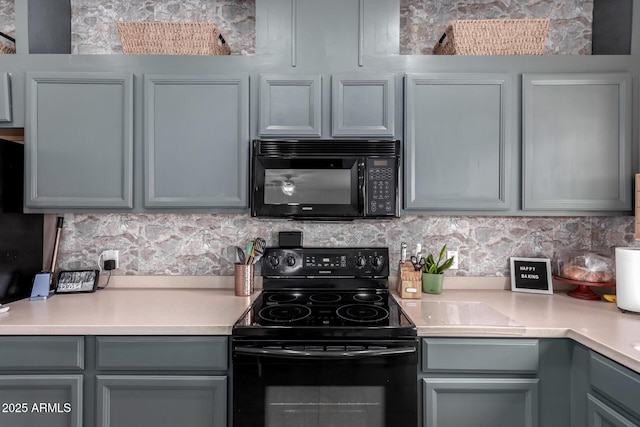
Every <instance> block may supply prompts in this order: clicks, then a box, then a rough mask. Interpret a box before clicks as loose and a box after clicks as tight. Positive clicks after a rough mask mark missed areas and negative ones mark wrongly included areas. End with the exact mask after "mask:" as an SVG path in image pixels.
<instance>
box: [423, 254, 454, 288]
mask: <svg viewBox="0 0 640 427" xmlns="http://www.w3.org/2000/svg"><path fill="white" fill-rule="evenodd" d="M446 256H447V245H444V246H442V249H440V253H439V254H438V260H437V261H436V259H435V258H434V256H433V254H429V255H428V256H427V257H426V258H425V260H424V267H422V291H423V292H426V293H428V294H439V293H440V292H442V281H443V280H444V272H445V270H447V269H449V268H450V267H451V265H452V264H453V261H454V259H453V257H451V258H446Z"/></svg>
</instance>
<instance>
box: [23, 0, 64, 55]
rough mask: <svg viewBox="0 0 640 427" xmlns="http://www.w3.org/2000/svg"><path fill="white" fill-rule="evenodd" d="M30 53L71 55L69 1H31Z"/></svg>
mask: <svg viewBox="0 0 640 427" xmlns="http://www.w3.org/2000/svg"><path fill="white" fill-rule="evenodd" d="M29 53H71V3H70V2H69V0H29Z"/></svg>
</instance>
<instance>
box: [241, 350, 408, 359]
mask: <svg viewBox="0 0 640 427" xmlns="http://www.w3.org/2000/svg"><path fill="white" fill-rule="evenodd" d="M234 351H235V352H236V353H237V354H246V355H251V356H271V357H282V358H292V359H295V358H303V357H312V358H320V359H349V358H364V357H380V356H399V355H403V354H410V353H415V352H416V348H415V347H398V348H382V349H374V350H353V351H334V350H288V349H279V348H278V349H274V348H255V347H236V348H235V350H234Z"/></svg>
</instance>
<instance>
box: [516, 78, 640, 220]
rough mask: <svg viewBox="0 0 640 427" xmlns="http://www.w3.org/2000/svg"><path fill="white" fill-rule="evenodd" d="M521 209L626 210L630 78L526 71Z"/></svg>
mask: <svg viewBox="0 0 640 427" xmlns="http://www.w3.org/2000/svg"><path fill="white" fill-rule="evenodd" d="M522 79H523V80H522V88H523V123H522V125H523V153H524V158H523V174H524V175H523V191H524V194H523V197H522V204H523V206H522V208H523V209H524V210H551V211H566V210H577V211H581V210H582V211H630V210H631V206H632V203H631V200H632V190H631V187H632V182H633V174H632V169H631V168H632V161H631V156H632V145H631V143H632V141H631V129H632V121H631V102H632V88H631V76H630V75H628V74H625V73H608V74H525V75H523V77H522Z"/></svg>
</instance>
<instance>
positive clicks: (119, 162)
mask: <svg viewBox="0 0 640 427" xmlns="http://www.w3.org/2000/svg"><path fill="white" fill-rule="evenodd" d="M26 94H27V98H26V127H25V168H26V172H25V205H26V207H27V208H37V209H65V208H70V209H73V208H89V209H94V208H106V209H116V210H127V209H130V208H132V206H133V197H132V188H133V75H132V74H128V73H93V72H30V73H27V76H26Z"/></svg>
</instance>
